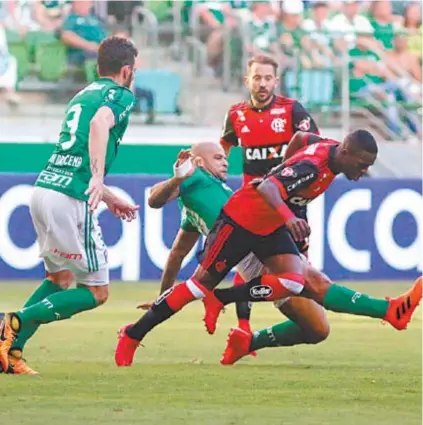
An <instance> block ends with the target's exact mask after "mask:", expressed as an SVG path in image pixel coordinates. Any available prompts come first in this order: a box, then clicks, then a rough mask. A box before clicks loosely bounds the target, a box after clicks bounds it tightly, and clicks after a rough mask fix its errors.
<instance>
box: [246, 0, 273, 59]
mask: <svg viewBox="0 0 423 425" xmlns="http://www.w3.org/2000/svg"><path fill="white" fill-rule="evenodd" d="M248 29H249V40H248V42H247V49H248V53H249V54H250V56H255V55H260V54H263V53H269V52H270V51H271V49H272V45H273V44H274V43H275V42H276V39H277V37H276V27H275V17H274V13H273V8H272V5H271V4H270V2H269V0H254V1H253V2H252V3H251V19H250V21H249V22H248Z"/></svg>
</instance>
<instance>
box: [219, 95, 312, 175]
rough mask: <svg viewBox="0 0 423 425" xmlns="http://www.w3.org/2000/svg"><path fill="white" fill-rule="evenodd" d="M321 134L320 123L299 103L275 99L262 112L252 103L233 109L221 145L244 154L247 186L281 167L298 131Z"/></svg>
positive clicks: (224, 129)
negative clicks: (257, 178)
mask: <svg viewBox="0 0 423 425" xmlns="http://www.w3.org/2000/svg"><path fill="white" fill-rule="evenodd" d="M298 130H301V131H309V132H311V133H316V134H318V129H317V126H316V123H315V122H314V120H313V118H312V117H311V116H310V114H309V113H308V112H307V111H306V110H305V109H304V107H303V106H302V105H301V104H300V103H299V102H298V101H296V100H294V99H290V98H287V97H283V96H278V95H275V96H274V97H273V100H272V102H271V103H270V104H269V105H267V106H265V107H264V108H262V109H257V108H255V107H253V106H252V104H251V102H241V103H237V104H236V105H233V106H232V107H231V108H230V109H229V111H228V113H227V114H226V118H225V123H224V127H223V131H222V135H221V141H223V142H226V143H229V144H231V145H232V146H240V147H241V148H242V150H243V170H244V183H248V182H250V181H251V180H252V179H254V178H256V177H262V176H264V175H265V174H266V173H268V172H269V171H270V170H271V169H272V168H273V167H275V166H277V165H279V164H280V163H281V162H282V160H283V157H284V154H285V150H286V148H287V146H288V143H289V141H290V140H291V138H292V136H293V135H294V134H295V133H296V132H297V131H298Z"/></svg>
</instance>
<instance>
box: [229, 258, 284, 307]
mask: <svg viewBox="0 0 423 425" xmlns="http://www.w3.org/2000/svg"><path fill="white" fill-rule="evenodd" d="M236 270H237V272H238V273H239V274H240V276H241V277H242V279H243V280H244V281H245V282H248V281H250V280H251V279H254V278H255V277H258V276H261V275H262V274H263V273H264V272H265V268H264V265H263V263H262V262H261V261H260V260H259V259H258V258H257V257H256V256H255V255H254V254H253V253H252V252H251V253H250V254H248V255H247V256H246V257H245V258H244V259H243V260H242V261H241V262H240V263H238V265H237V267H236ZM290 298H291V297H286V298H282V299H280V300H276V301H273V304H274V306H275V307H276V308H279V307H281V306H282V305H284V304H285V303H286V302H287V301H288V300H289V299H290Z"/></svg>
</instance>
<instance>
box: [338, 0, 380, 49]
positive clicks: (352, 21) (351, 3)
mask: <svg viewBox="0 0 423 425" xmlns="http://www.w3.org/2000/svg"><path fill="white" fill-rule="evenodd" d="M359 12H360V2H358V1H356V0H344V2H343V5H342V12H341V13H338V14H337V15H335V16H334V17H333V18H332V20H331V25H332V30H333V31H334V32H336V36H337V37H340V38H344V39H345V41H346V42H347V46H348V48H349V49H352V48H353V47H354V46H355V40H356V33H357V32H358V30H362V31H363V32H365V33H369V32H371V31H372V25H371V24H370V22H369V20H368V19H367V18H366V17H365V16H363V15H361V14H360V13H359Z"/></svg>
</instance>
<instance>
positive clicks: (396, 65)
mask: <svg viewBox="0 0 423 425" xmlns="http://www.w3.org/2000/svg"><path fill="white" fill-rule="evenodd" d="M0 22H1V27H0V52H1V55H0V86H1V87H3V88H6V89H7V90H8V96H9V100H10V102H9V103H11V104H13V106H14V107H16V104H17V103H18V99H19V97H18V94H19V95H21V96H25V94H26V93H27V92H40V93H43V95H45V94H46V93H50V95H49V96H50V97H49V98H48V101H51V100H52V99H53V100H54V101H57V100H58V99H60V97H61V96H62V95H63V96H68V95H69V93H71V92H75V91H76V90H78V89H79V88H80V87H81V86H83V85H84V84H85V83H86V82H87V81H93V80H94V79H95V78H96V73H95V65H93V64H95V52H96V48H97V46H98V44H99V42H100V41H101V39H102V38H104V37H105V36H106V35H108V34H113V33H117V32H121V31H122V29H123V30H124V31H125V32H126V33H127V34H128V36H129V35H130V36H131V37H132V38H133V39H134V41H135V42H136V44H137V45H138V46H139V47H140V48H141V52H142V53H141V56H142V68H141V69H140V70H139V71H138V75H137V78H136V84H137V86H139V87H142V88H144V89H146V90H149V91H150V92H151V93H152V96H153V99H154V109H155V113H156V114H157V115H161V114H174V115H180V114H181V113H182V114H183V113H189V112H192V111H193V110H194V120H199V119H201V117H202V116H205V115H207V114H198V113H197V114H196V115H195V109H198V107H197V106H198V99H199V97H200V96H202V97H203V96H204V95H207V98H208V99H210V101H212V100H213V99H216V100H215V103H219V101H218V100H217V99H220V100H222V99H229V97H228V96H232V97H231V99H232V98H235V97H236V98H239V95H240V94H241V93H243V83H242V76H243V71H244V69H245V64H246V61H247V60H248V58H249V57H250V56H251V55H253V54H257V53H260V52H264V53H267V54H271V55H274V56H275V57H276V58H277V59H278V61H279V63H280V65H281V92H282V93H284V94H286V95H288V96H292V97H295V98H298V99H299V100H300V101H301V102H302V103H303V104H304V105H305V106H306V107H307V108H309V109H310V110H311V111H312V112H313V113H314V114H317V116H318V117H319V119H321V120H323V121H325V122H326V121H327V122H332V123H339V122H342V123H343V124H344V127H346V126H351V123H352V122H360V123H366V125H367V126H368V127H369V128H373V129H374V130H375V131H377V132H378V133H379V134H380V137H381V138H382V139H386V140H418V139H419V138H420V137H421V127H420V121H421V95H422V91H421V90H422V89H421V87H422V85H421V82H422V75H421V72H422V62H421V43H422V29H421V6H420V4H419V3H418V2H411V1H397V2H390V1H377V2H369V1H349V0H346V1H343V2H341V1H331V2H323V1H304V2H303V1H301V0H289V1H286V0H285V1H270V0H253V1H248V2H247V1H236V0H231V1H220V2H216V1H183V2H182V1H181V2H172V1H145V2H141V1H119V2H114V1H97V2H90V1H77V2H72V1H69V0H58V1H43V0H37V1H35V2H26V1H20V0H11V1H8V2H2V3H1V5H0ZM2 35H3V39H5V40H7V42H5V41H3V42H2ZM76 46H78V48H76ZM13 69H14V70H13ZM6 73H9V75H8V78H6V79H8V80H9V82H7V81H6V82H3V80H4V79H5V78H4V75H5V74H6ZM13 73H15V74H16V75H14V76H13V75H12V76H10V74H13ZM14 80H16V81H17V85H16V87H17V92H18V94H16V93H13V88H14V84H13V81H14ZM10 81H12V84H11V83H10ZM166 93H170V94H171V95H170V96H166ZM209 94H210V96H209ZM193 96H194V97H195V99H197V100H194V101H193V99H192V98H193ZM184 97H185V100H184ZM143 102H145V101H144V100H142V99H141V102H140V105H142V104H143ZM221 103H222V104H225V103H227V102H226V101H225V100H223V101H222V102H221ZM190 108H191V109H190ZM212 109H216V108H212ZM217 109H218V111H217V114H216V118H215V121H218V122H220V121H221V115H222V113H223V112H224V109H225V108H224V107H223V108H217Z"/></svg>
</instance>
